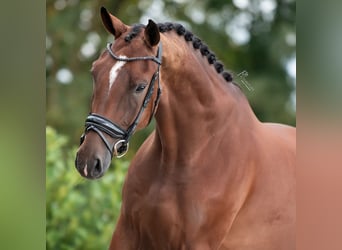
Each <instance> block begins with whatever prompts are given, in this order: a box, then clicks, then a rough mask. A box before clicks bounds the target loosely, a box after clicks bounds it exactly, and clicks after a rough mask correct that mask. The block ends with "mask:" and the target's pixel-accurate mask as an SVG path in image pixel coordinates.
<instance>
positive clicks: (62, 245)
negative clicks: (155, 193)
mask: <svg viewBox="0 0 342 250" xmlns="http://www.w3.org/2000/svg"><path fill="white" fill-rule="evenodd" d="M101 6H105V7H106V8H107V9H108V10H109V11H111V12H112V13H113V14H114V15H116V16H117V17H119V18H120V19H121V20H123V21H124V22H125V23H126V24H132V23H144V24H146V23H147V20H148V18H152V19H154V20H155V21H156V22H165V21H174V22H180V23H182V24H183V25H185V26H186V27H187V28H188V29H189V30H191V31H193V32H194V33H195V34H196V35H197V36H199V37H200V38H202V40H204V41H205V42H206V43H207V44H208V45H209V47H210V48H211V50H212V51H214V52H215V53H216V55H217V56H218V58H219V59H220V60H222V61H223V62H224V63H225V66H226V68H227V69H229V70H231V71H232V72H233V73H234V76H235V81H236V82H238V83H239V84H240V85H242V84H241V79H240V78H239V77H238V74H239V73H240V72H242V71H247V72H248V77H247V78H246V79H245V80H247V81H248V83H249V84H250V85H251V86H252V87H253V88H254V91H248V90H247V89H246V88H244V86H243V85H242V88H243V89H244V90H245V93H246V95H247V96H248V98H249V100H250V103H251V105H252V107H253V109H254V111H255V113H256V115H257V116H258V117H259V119H260V120H262V121H274V122H282V123H287V124H291V125H295V123H296V119H295V113H296V102H295V100H296V99H295V88H296V85H295V79H296V27H295V12H296V9H295V2H294V1H291V0H287V1H275V0H234V1H226V0H215V1H209V0H207V1H195V0H177V1H161V0H142V1H136V0H130V1H92V0H82V1H78V0H48V1H47V2H46V17H47V22H46V121H47V128H46V140H47V141H46V142H47V144H46V149H47V151H46V178H47V180H46V192H47V195H46V197H47V200H46V204H47V207H46V213H47V215H46V216H47V217H46V218H47V235H46V240H47V243H46V246H47V249H83V250H84V249H106V248H107V247H108V244H109V241H110V238H111V234H112V231H113V229H114V226H115V221H116V219H117V215H118V212H119V208H120V204H121V203H120V202H121V200H120V199H121V187H122V182H123V178H124V176H125V172H126V170H127V168H128V165H129V161H130V159H131V158H132V156H133V155H134V153H135V151H136V150H137V148H138V147H139V146H140V144H141V143H142V141H143V140H144V139H145V138H146V136H147V135H148V134H149V133H150V132H151V130H152V129H153V124H152V126H150V127H149V128H148V129H145V130H143V131H141V132H139V133H137V134H136V135H135V136H134V137H133V140H132V142H131V148H130V151H129V154H128V156H126V157H125V158H124V159H123V160H116V159H115V160H113V163H112V166H111V168H110V169H109V171H108V172H107V173H106V175H105V176H104V177H103V178H102V179H100V180H97V181H87V180H84V179H82V178H81V177H80V176H79V174H78V173H77V172H76V170H75V168H74V163H73V162H74V158H75V152H76V148H77V146H78V142H79V137H80V135H81V134H82V132H83V128H84V127H83V124H84V119H85V118H86V116H87V114H88V112H89V106H90V98H91V95H92V79H91V75H90V73H89V70H90V68H91V64H92V62H93V61H94V60H95V59H96V58H97V57H98V56H99V54H100V53H101V51H102V50H103V49H104V48H105V45H106V43H107V42H108V41H112V39H113V38H112V37H111V36H109V35H108V33H107V32H106V31H105V29H104V28H103V26H102V24H101V21H100V16H99V9H100V7H101ZM189 49H191V47H189Z"/></svg>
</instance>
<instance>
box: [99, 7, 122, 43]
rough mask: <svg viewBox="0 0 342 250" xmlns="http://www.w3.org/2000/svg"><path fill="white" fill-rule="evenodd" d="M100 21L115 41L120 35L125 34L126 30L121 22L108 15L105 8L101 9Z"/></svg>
mask: <svg viewBox="0 0 342 250" xmlns="http://www.w3.org/2000/svg"><path fill="white" fill-rule="evenodd" d="M101 19H102V23H103V25H104V26H105V28H106V29H107V31H108V32H109V33H111V34H112V35H113V36H114V37H115V39H116V38H118V37H119V36H121V34H122V33H124V32H126V31H127V29H128V27H127V26H126V25H125V24H124V23H123V22H121V21H120V20H119V19H118V18H116V17H115V16H113V15H112V14H110V13H109V12H108V11H107V9H106V8H105V7H101Z"/></svg>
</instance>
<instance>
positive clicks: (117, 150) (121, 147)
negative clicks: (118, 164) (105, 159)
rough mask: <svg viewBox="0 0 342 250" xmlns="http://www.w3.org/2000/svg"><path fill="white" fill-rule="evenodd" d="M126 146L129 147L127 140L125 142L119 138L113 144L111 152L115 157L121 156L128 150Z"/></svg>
mask: <svg viewBox="0 0 342 250" xmlns="http://www.w3.org/2000/svg"><path fill="white" fill-rule="evenodd" d="M128 147H129V142H127V141H126V140H119V141H117V142H116V143H115V144H114V149H113V151H114V152H113V153H114V155H115V156H116V158H121V157H123V156H124V155H125V154H126V153H127V151H128Z"/></svg>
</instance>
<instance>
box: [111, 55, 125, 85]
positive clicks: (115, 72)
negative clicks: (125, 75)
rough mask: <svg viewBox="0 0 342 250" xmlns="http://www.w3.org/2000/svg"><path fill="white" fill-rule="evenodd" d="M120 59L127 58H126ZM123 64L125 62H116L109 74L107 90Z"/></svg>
mask: <svg viewBox="0 0 342 250" xmlns="http://www.w3.org/2000/svg"><path fill="white" fill-rule="evenodd" d="M120 57H122V58H127V57H126V56H120ZM125 63H126V62H125V61H118V62H116V63H115V64H114V65H113V67H112V69H111V70H110V72H109V89H110V88H111V87H112V85H113V83H114V82H115V79H116V77H117V76H118V73H119V70H120V69H121V68H122V67H123V66H124V65H125Z"/></svg>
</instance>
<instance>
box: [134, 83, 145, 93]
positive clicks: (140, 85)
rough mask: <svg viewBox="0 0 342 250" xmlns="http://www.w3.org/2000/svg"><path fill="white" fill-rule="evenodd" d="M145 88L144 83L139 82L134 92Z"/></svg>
mask: <svg viewBox="0 0 342 250" xmlns="http://www.w3.org/2000/svg"><path fill="white" fill-rule="evenodd" d="M145 88H146V84H139V85H138V86H137V87H136V89H135V92H136V93H140V92H143V90H144V89H145Z"/></svg>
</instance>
